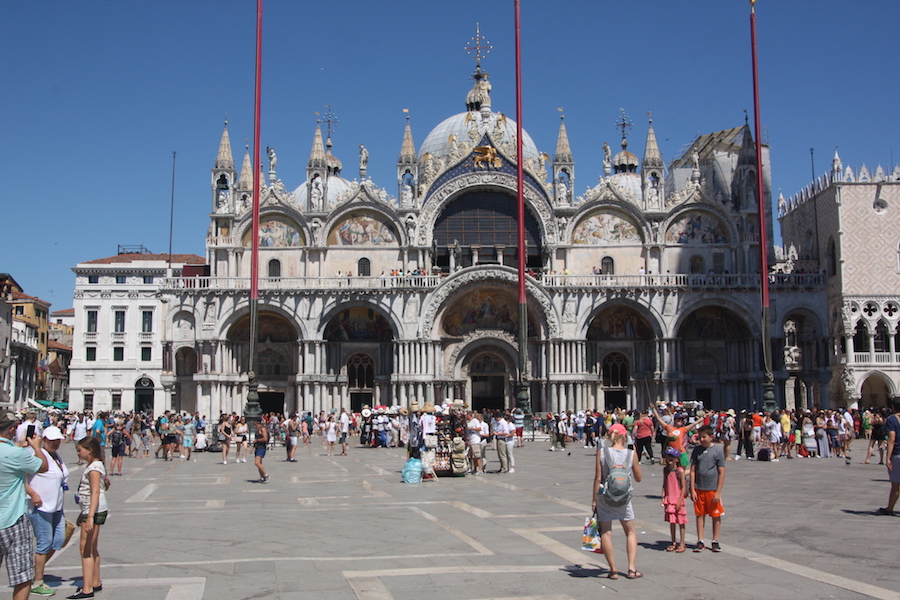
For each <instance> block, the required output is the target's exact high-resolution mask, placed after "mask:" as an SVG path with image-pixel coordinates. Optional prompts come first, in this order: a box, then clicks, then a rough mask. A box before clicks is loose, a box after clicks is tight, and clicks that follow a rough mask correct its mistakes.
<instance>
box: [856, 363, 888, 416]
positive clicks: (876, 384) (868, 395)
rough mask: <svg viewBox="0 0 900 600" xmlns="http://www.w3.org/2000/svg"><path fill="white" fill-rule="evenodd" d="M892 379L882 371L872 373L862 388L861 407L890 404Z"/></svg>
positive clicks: (879, 406) (877, 406) (878, 406)
mask: <svg viewBox="0 0 900 600" xmlns="http://www.w3.org/2000/svg"><path fill="white" fill-rule="evenodd" d="M890 398H891V384H890V381H889V380H888V379H887V378H886V377H885V376H884V375H883V374H881V373H878V372H875V373H870V374H869V375H868V376H866V378H865V380H863V383H862V386H861V388H860V399H859V408H860V409H863V408H881V407H883V406H888V405H889V402H888V401H889V400H890Z"/></svg>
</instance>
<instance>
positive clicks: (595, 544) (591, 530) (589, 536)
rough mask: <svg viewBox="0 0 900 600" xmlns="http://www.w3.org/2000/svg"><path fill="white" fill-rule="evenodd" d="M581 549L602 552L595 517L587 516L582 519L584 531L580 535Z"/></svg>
mask: <svg viewBox="0 0 900 600" xmlns="http://www.w3.org/2000/svg"><path fill="white" fill-rule="evenodd" d="M581 549H582V550H586V551H588V552H598V553H600V552H603V550H602V549H601V548H600V529H599V526H598V525H597V517H596V516H592V517H587V518H585V520H584V533H583V534H582V536H581Z"/></svg>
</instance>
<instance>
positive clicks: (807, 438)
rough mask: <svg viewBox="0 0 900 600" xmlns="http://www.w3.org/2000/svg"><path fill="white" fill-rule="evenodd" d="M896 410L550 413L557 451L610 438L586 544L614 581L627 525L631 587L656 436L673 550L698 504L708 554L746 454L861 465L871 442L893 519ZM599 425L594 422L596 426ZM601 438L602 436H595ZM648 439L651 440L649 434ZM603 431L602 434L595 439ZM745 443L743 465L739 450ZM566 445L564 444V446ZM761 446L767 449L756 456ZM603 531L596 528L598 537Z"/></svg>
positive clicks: (899, 406) (666, 408)
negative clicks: (645, 468) (860, 452)
mask: <svg viewBox="0 0 900 600" xmlns="http://www.w3.org/2000/svg"><path fill="white" fill-rule="evenodd" d="M893 403H894V406H893V410H891V409H888V408H884V409H878V410H876V409H869V410H863V411H860V410H856V409H841V410H827V409H826V410H820V409H817V410H814V411H804V410H776V411H773V412H771V413H766V412H763V411H746V410H743V411H741V413H740V414H738V413H736V412H735V411H734V410H733V409H728V410H724V411H702V410H701V411H693V410H692V411H691V412H692V413H693V414H688V413H687V412H686V411H685V410H684V409H685V408H686V407H684V406H683V405H681V406H680V405H676V404H670V405H665V404H662V405H660V406H653V407H651V408H650V410H649V412H646V411H645V412H641V411H611V412H610V413H596V412H594V411H588V412H587V413H585V414H584V415H583V416H581V415H580V414H579V413H575V414H574V415H572V414H571V413H570V412H569V411H567V412H566V413H559V414H557V415H549V416H550V417H552V420H553V422H554V423H555V424H556V426H557V431H558V434H557V436H555V437H554V440H553V444H554V445H553V446H551V448H550V449H551V450H554V449H555V447H556V444H557V443H558V441H559V439H558V438H562V443H563V444H565V442H566V441H567V440H570V441H574V440H579V441H580V440H582V439H583V440H584V441H585V447H587V446H588V445H589V444H590V443H593V441H594V440H597V439H604V438H605V440H606V444H603V443H600V444H598V445H599V448H598V450H597V452H596V464H595V477H594V484H593V488H592V495H591V498H592V507H593V520H592V521H590V522H589V524H588V525H586V527H585V537H586V539H587V538H588V537H589V534H593V535H595V536H596V537H597V542H595V543H594V544H592V545H590V546H589V547H591V548H593V547H595V546H597V547H599V550H600V551H602V553H603V554H604V556H605V558H606V560H607V562H608V564H609V571H608V573H607V577H609V578H610V579H618V578H619V575H620V573H619V570H618V568H617V563H616V559H615V551H614V548H613V546H612V534H611V531H612V521H615V520H618V521H620V523H621V525H622V528H623V530H624V532H625V538H626V556H627V562H628V567H627V571H623V573H624V576H625V577H626V578H628V579H636V578H639V577H642V576H643V574H642V573H641V572H640V571H638V570H637V567H636V557H637V549H638V544H637V535H636V532H635V528H634V523H633V521H634V518H635V515H634V509H633V507H632V503H631V496H632V493H633V489H634V484H635V483H637V482H640V481H641V479H642V475H643V473H642V471H641V459H642V458H643V455H644V454H645V453H646V454H647V458H648V460H649V461H650V463H651V464H652V463H653V462H654V457H653V447H652V444H650V443H649V437H650V436H651V435H652V436H653V437H654V439H655V440H656V441H658V442H659V443H660V456H661V457H662V458H661V461H663V462H664V463H665V468H664V471H663V484H662V490H661V502H660V504H661V507H662V508H663V517H664V519H665V521H666V522H667V523H669V525H670V533H671V543H670V544H669V545H668V547H667V548H666V551H667V552H675V553H681V552H685V550H686V545H685V530H686V526H687V524H688V515H687V500H688V498H690V499H691V500H692V502H693V506H694V515H695V517H696V530H697V542H696V544H695V545H694V548H693V551H694V552H695V553H697V552H703V551H705V550H707V549H709V550H711V551H712V552H720V551H721V545H720V542H719V537H720V535H721V530H722V516H723V515H724V513H725V508H724V504H723V501H722V491H723V487H724V483H725V463H726V462H727V461H729V460H739V459H740V458H741V454H742V451H743V452H744V454H745V456H746V458H747V459H749V460H754V459H755V460H762V461H778V460H779V459H780V458H781V457H784V458H787V459H792V458H794V456H795V453H796V456H798V457H817V458H827V457H843V458H844V459H845V460H846V461H847V464H850V463H851V459H850V456H851V455H850V451H851V445H852V443H853V441H854V440H857V439H861V440H865V442H866V445H867V450H866V457H865V459H863V460H862V461H861V462H863V463H869V462H870V460H871V459H872V458H873V456H874V454H875V452H876V451H877V452H878V455H879V464H885V465H886V466H887V470H888V478H889V480H890V483H891V486H890V492H889V493H888V504H887V506H886V507H884V508H879V509H878V510H877V511H875V512H876V514H878V515H893V514H894V508H895V505H896V503H897V500H898V499H900V440H898V438H900V401H897V400H894V401H893ZM592 421H593V424H591V422H592ZM591 430H593V431H592V432H591ZM648 431H649V432H650V433H648ZM591 433H593V436H592V435H591ZM735 441H737V442H738V445H737V449H736V453H735V455H734V457H733V458H732V457H731V456H730V447H731V444H732V443H733V442H735ZM563 447H564V445H563ZM754 448H758V452H757V454H755V455H754ZM707 517H710V518H711V521H712V541H711V542H710V544H709V546H707V545H706V543H705V542H704V536H705V533H706V518H707ZM591 527H593V528H594V529H590V528H591Z"/></svg>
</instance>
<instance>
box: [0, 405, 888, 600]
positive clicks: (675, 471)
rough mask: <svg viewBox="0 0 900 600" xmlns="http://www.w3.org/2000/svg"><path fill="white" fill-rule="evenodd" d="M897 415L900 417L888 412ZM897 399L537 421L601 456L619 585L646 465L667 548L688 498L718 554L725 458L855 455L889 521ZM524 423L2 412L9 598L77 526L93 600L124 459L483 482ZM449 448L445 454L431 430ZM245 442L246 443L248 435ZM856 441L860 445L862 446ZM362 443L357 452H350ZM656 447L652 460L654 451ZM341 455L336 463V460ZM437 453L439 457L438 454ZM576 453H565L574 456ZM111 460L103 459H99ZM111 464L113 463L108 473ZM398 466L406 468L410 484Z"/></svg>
mask: <svg viewBox="0 0 900 600" xmlns="http://www.w3.org/2000/svg"><path fill="white" fill-rule="evenodd" d="M895 413H896V414H895ZM898 415H900V403H898V404H896V405H895V406H894V410H893V411H892V410H890V409H887V408H883V409H864V410H857V409H840V410H827V409H824V410H823V409H816V410H811V411H806V410H790V409H787V410H775V411H773V412H770V413H766V412H763V411H747V410H742V411H740V412H739V413H738V412H736V411H735V410H733V409H728V410H718V411H704V410H702V409H701V408H700V407H699V406H698V405H697V404H694V403H682V404H668V405H667V404H662V403H660V404H658V405H656V406H651V407H650V408H649V410H643V411H640V410H630V411H629V410H621V409H616V410H611V411H606V412H598V411H593V410H585V411H571V410H566V411H562V412H559V413H555V414H554V413H547V414H546V415H542V416H541V417H542V418H541V419H540V421H536V422H535V425H536V427H537V428H538V429H541V430H543V431H544V432H546V433H547V434H549V437H550V446H549V450H551V451H562V450H566V449H567V447H569V446H570V445H582V446H583V447H584V448H587V449H594V448H596V450H597V451H596V453H595V454H596V458H595V477H594V484H593V488H592V506H593V507H594V522H595V523H596V533H597V536H598V540H600V541H599V543H598V545H599V547H600V549H601V550H602V552H603V553H604V555H605V556H606V558H607V561H608V563H609V573H608V576H609V577H610V578H611V579H616V578H618V577H619V574H620V573H619V571H618V568H617V563H616V561H615V553H614V549H613V547H612V535H611V523H612V521H614V520H619V521H620V522H621V524H622V527H623V529H624V531H625V536H626V553H627V569H625V570H623V571H622V575H623V576H624V577H626V578H630V579H633V578H639V577H642V573H641V572H640V571H638V570H637V567H636V555H637V537H636V533H635V530H634V526H633V520H634V518H635V517H634V510H633V507H632V504H631V494H632V491H633V485H634V483H637V482H640V480H641V478H642V472H641V464H642V462H644V461H646V462H649V464H654V463H655V462H657V461H659V462H660V463H663V464H664V465H665V466H664V471H663V475H664V476H663V484H662V490H661V492H662V493H661V498H662V499H661V506H662V509H663V515H664V519H665V521H666V522H668V523H669V524H670V527H671V544H670V545H669V546H668V547H667V548H666V550H667V551H669V552H675V553H680V552H685V550H686V547H687V546H686V543H685V530H686V525H687V523H688V515H687V501H688V499H691V500H692V502H693V506H694V514H695V517H696V528H697V542H696V543H695V544H694V546H693V551H694V552H702V551H704V550H707V549H708V550H711V551H713V552H718V551H720V550H721V546H720V544H719V537H720V534H721V527H722V522H721V517H722V515H723V514H724V505H723V502H722V489H723V486H724V482H725V463H726V461H732V460H740V459H742V458H744V459H746V460H762V461H778V460H780V459H781V458H785V459H793V458H805V457H810V458H828V457H842V458H844V459H845V460H846V461H847V462H848V464H849V463H850V462H851V459H850V457H851V448H852V447H853V446H854V445H855V446H857V448H858V449H859V450H860V451H861V450H862V448H860V446H862V445H863V444H864V446H865V451H866V452H865V458H863V459H862V460H861V461H860V462H863V463H869V462H870V461H873V460H874V459H875V458H876V457H877V458H878V461H879V464H885V465H887V468H888V475H889V479H890V482H891V489H890V492H889V496H888V504H887V506H886V507H884V508H881V509H879V510H878V511H876V512H877V514H885V515H891V514H894V509H895V505H896V503H897V500H898V496H900V443H897V438H898V433H900V418H898ZM525 423H526V416H525V414H524V413H523V412H522V411H521V410H520V409H514V410H494V411H489V410H480V411H474V410H470V409H469V408H468V407H467V406H465V405H464V404H463V403H462V401H460V400H456V401H453V402H449V401H448V402H445V403H444V404H442V405H438V406H435V405H434V404H432V403H430V402H428V403H426V404H424V405H423V406H421V407H420V406H419V405H418V404H417V403H415V402H414V403H412V404H411V405H410V407H409V408H406V407H402V408H401V407H386V406H376V407H374V408H372V407H368V406H365V407H363V408H362V410H360V411H359V412H350V411H347V410H345V409H343V408H342V409H340V410H339V411H338V410H331V411H327V412H326V411H320V412H319V413H318V414H313V413H311V412H298V413H293V414H290V415H288V416H284V415H280V414H278V413H268V414H264V415H262V417H261V419H260V421H259V423H258V426H256V427H254V428H251V427H250V423H248V420H247V419H246V418H245V417H243V416H240V415H237V414H235V413H232V414H222V415H220V416H219V418H218V421H217V422H212V423H210V422H209V421H208V420H207V417H206V416H205V415H200V414H199V413H195V414H193V415H191V414H187V413H173V412H171V411H166V412H165V413H163V414H162V415H159V416H158V417H156V418H155V419H154V418H152V417H151V416H150V415H147V414H143V413H128V414H125V413H118V414H113V413H110V412H100V413H99V414H96V415H94V414H92V413H91V412H90V411H85V412H81V413H77V414H76V413H56V414H47V413H43V414H42V415H41V418H38V415H37V414H36V413H35V412H28V413H26V414H25V415H22V416H21V417H16V416H15V415H12V414H3V415H0V500H2V502H0V541H2V544H0V558H2V559H3V560H5V561H6V564H7V571H8V574H9V581H10V584H11V585H12V586H13V587H14V594H13V598H14V599H15V600H24V598H27V597H28V595H29V594H32V595H37V596H49V595H53V594H54V593H55V592H54V590H53V589H52V588H50V587H49V586H47V585H46V584H45V583H44V581H43V577H44V567H45V565H46V563H47V561H48V560H49V559H50V558H51V557H52V556H53V554H54V553H55V552H57V551H59V550H60V549H61V548H62V547H63V546H64V544H65V543H66V542H67V541H68V536H70V535H71V534H72V532H73V531H74V530H75V529H80V542H79V546H80V550H81V561H82V583H81V587H80V588H79V589H78V590H77V591H76V592H75V593H74V594H72V595H70V596H68V597H69V598H74V599H79V598H92V597H94V594H95V593H96V592H98V591H101V590H102V582H101V579H100V554H99V533H100V529H101V526H102V525H103V524H104V523H105V522H106V519H107V516H108V511H109V507H108V504H107V502H106V491H107V490H108V489H109V487H110V477H115V476H120V475H122V462H123V458H125V457H131V458H134V459H147V458H149V457H150V453H151V452H153V456H154V457H155V458H157V459H161V460H166V461H173V460H191V457H192V452H193V451H203V450H206V451H214V452H221V454H222V463H223V464H228V461H229V458H231V457H232V454H231V453H232V451H233V452H234V454H233V458H231V460H232V462H247V457H248V455H249V452H250V450H251V449H252V451H253V456H254V463H255V465H256V467H257V469H258V470H259V477H260V482H261V483H265V482H267V481H268V479H269V475H268V473H267V472H266V470H265V467H264V465H263V459H264V458H265V456H266V452H267V450H270V449H272V448H274V447H276V446H278V445H283V447H284V450H285V458H284V460H285V461H287V462H297V458H296V450H297V448H298V447H300V446H302V445H305V444H319V445H320V446H321V447H322V452H323V453H324V454H326V455H329V456H332V455H333V456H337V455H340V456H345V455H346V454H347V452H348V446H349V445H350V444H351V439H353V440H354V441H355V440H356V439H357V437H358V447H360V448H372V449H378V448H404V449H405V450H406V452H407V456H408V464H407V466H409V463H410V462H412V461H418V462H419V463H420V464H421V467H420V470H421V476H423V477H424V478H429V477H434V476H435V475H436V468H437V465H438V464H441V461H442V460H444V459H446V458H447V456H446V455H449V456H450V461H449V463H450V464H452V474H455V475H460V474H466V473H468V474H473V475H476V476H481V475H483V474H484V473H486V472H491V471H489V470H488V469H487V466H486V465H487V464H488V463H489V461H490V460H491V457H492V456H493V454H492V453H496V461H497V463H498V466H497V468H496V470H494V471H493V472H495V473H500V474H503V473H514V472H515V466H516V465H515V453H514V449H515V448H517V447H521V446H522V445H524V440H525V437H526V436H525V435H524V434H525V432H524V429H525ZM439 432H442V435H445V436H447V437H448V438H450V439H452V443H450V444H449V445H446V446H444V447H443V448H442V447H441V446H440V444H441V443H440V442H439V441H437V439H438V435H437V434H438V433H439ZM251 436H252V439H251ZM67 439H68V440H71V441H72V442H74V443H75V449H76V454H77V458H78V462H77V465H79V466H82V465H83V466H84V468H83V469H82V470H81V474H80V477H79V481H78V484H77V488H76V490H77V491H76V493H75V501H76V503H77V507H78V517H77V519H76V522H75V523H71V522H69V521H67V520H66V518H65V513H64V505H65V499H66V494H65V492H66V491H67V490H68V489H69V483H68V478H69V474H70V473H69V468H68V467H67V465H66V461H65V460H64V459H63V458H62V457H61V456H60V454H59V449H60V444H61V443H62V442H63V441H65V440H67ZM856 440H860V441H856ZM353 445H354V446H356V444H353ZM656 445H658V448H659V454H658V456H659V458H657V455H656V453H655V451H654V446H656ZM338 448H339V449H340V453H339V454H337V450H338ZM442 452H444V455H445V456H444V457H443V458H442V455H441V453H442ZM570 452H571V451H570ZM107 460H108V461H109V462H108V463H107ZM107 465H108V467H107ZM405 477H406V469H404V480H406V479H405ZM707 516H708V517H710V518H711V519H712V532H711V541H710V544H709V546H707V545H706V544H705V542H704V535H705V524H706V517H707Z"/></svg>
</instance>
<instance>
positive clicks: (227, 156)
mask: <svg viewBox="0 0 900 600" xmlns="http://www.w3.org/2000/svg"><path fill="white" fill-rule="evenodd" d="M214 168H216V169H234V156H233V155H232V154H231V139H230V138H229V137H228V119H225V126H224V128H223V129H222V140H221V141H220V142H219V154H218V155H217V156H216V165H215V167H214Z"/></svg>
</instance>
